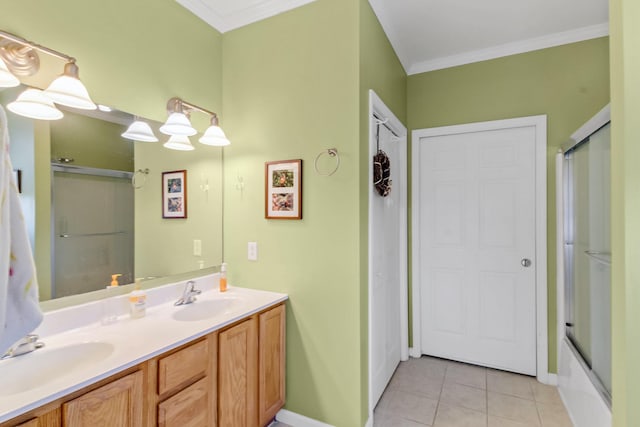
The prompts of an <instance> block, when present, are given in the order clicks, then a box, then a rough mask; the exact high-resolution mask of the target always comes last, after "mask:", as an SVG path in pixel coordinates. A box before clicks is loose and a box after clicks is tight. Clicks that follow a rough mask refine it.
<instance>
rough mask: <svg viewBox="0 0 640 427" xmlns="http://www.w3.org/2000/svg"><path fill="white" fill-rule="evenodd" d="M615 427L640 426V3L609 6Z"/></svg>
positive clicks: (630, 0)
mask: <svg viewBox="0 0 640 427" xmlns="http://www.w3.org/2000/svg"><path fill="white" fill-rule="evenodd" d="M609 5H610V9H609V14H610V17H611V18H610V19H611V22H610V28H611V130H612V135H611V171H612V183H611V222H612V230H611V231H612V253H613V260H612V265H613V270H612V298H611V299H612V301H611V302H612V309H611V312H612V315H613V319H612V323H613V324H612V329H613V337H612V350H613V393H612V394H613V425H614V427H627V426H637V425H640V406H639V405H638V404H637V402H638V399H640V365H638V360H640V327H638V325H640V263H638V259H639V257H640V238H638V236H640V186H638V182H639V181H640V168H638V161H637V160H638V159H639V158H640V143H639V141H640V125H639V124H638V115H639V113H640V79H639V78H638V76H640V55H639V51H638V46H639V45H640V27H638V25H637V23H638V22H639V20H640V3H639V2H638V1H637V0H610V3H609Z"/></svg>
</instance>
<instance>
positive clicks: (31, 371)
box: [0, 342, 114, 396]
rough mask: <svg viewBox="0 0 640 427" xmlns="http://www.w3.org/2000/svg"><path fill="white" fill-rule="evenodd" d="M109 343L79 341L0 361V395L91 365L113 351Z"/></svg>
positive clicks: (33, 385) (17, 391)
mask: <svg viewBox="0 0 640 427" xmlns="http://www.w3.org/2000/svg"><path fill="white" fill-rule="evenodd" d="M113 350H114V347H113V345H112V344H109V343H104V342H82V343H77V344H69V345H66V346H63V347H58V348H54V349H48V348H47V347H46V343H45V347H44V348H41V349H39V350H36V351H34V352H32V353H28V354H24V355H21V356H18V357H15V358H12V359H6V360H3V361H0V396H7V395H10V394H15V393H22V392H25V391H29V390H32V389H35V388H38V387H42V386H44V385H46V384H47V383H48V382H51V381H54V380H56V379H58V378H61V377H63V376H65V375H68V374H69V373H72V372H73V371H74V370H78V369H82V368H84V367H88V366H91V365H93V364H95V363H96V362H97V361H100V360H103V359H106V358H107V357H109V355H111V353H113Z"/></svg>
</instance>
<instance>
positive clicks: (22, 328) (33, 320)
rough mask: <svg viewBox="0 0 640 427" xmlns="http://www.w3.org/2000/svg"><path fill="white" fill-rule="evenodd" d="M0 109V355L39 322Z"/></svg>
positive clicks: (35, 288)
mask: <svg viewBox="0 0 640 427" xmlns="http://www.w3.org/2000/svg"><path fill="white" fill-rule="evenodd" d="M12 171H13V168H12V166H11V159H10V158H9V130H8V128H7V115H6V113H5V111H4V109H3V108H2V106H0V356H2V355H3V354H4V353H5V352H6V351H7V350H8V349H9V348H10V347H11V346H12V345H13V344H14V343H16V342H17V341H18V340H20V339H21V338H23V337H24V336H26V335H27V334H29V333H30V332H32V331H33V330H34V329H35V328H37V327H38V325H39V324H40V322H42V312H41V311H40V306H39V304H38V281H37V279H36V269H35V265H34V262H33V255H32V254H31V245H30V244H29V239H28V237H27V228H26V225H25V222H24V216H23V214H22V207H21V206H20V200H19V199H18V188H17V187H16V183H15V180H14V178H13V172H12Z"/></svg>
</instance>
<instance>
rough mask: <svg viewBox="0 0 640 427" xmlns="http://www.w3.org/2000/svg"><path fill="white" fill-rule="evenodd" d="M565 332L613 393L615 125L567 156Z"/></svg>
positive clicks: (600, 382) (595, 378) (598, 381)
mask: <svg viewBox="0 0 640 427" xmlns="http://www.w3.org/2000/svg"><path fill="white" fill-rule="evenodd" d="M565 166H566V172H567V173H566V175H565V179H566V181H565V185H566V187H565V190H566V195H567V196H566V197H567V200H566V208H567V209H566V211H565V212H566V219H565V230H566V231H565V233H566V235H565V257H566V266H567V269H566V271H567V277H566V295H565V296H566V302H567V307H566V310H565V313H566V314H565V316H566V334H567V337H568V338H569V340H570V341H571V343H572V344H573V345H574V346H575V348H576V349H577V350H578V352H579V353H580V355H581V356H582V358H583V359H584V362H585V364H586V365H587V366H588V367H589V368H590V369H591V372H589V374H590V376H591V378H592V380H593V382H594V383H595V384H596V385H597V386H598V387H599V388H600V389H601V391H603V392H604V394H605V395H607V397H608V398H609V399H610V397H611V234H610V224H611V217H610V205H611V203H610V189H611V169H610V125H609V124H607V125H606V126H604V127H603V128H601V129H600V130H598V131H597V132H595V133H594V134H592V135H591V136H590V137H589V138H588V139H587V140H586V141H584V142H582V143H581V144H579V145H577V146H576V147H574V148H572V149H571V150H569V151H568V152H567V153H566V154H565Z"/></svg>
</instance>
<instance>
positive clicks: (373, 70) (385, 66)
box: [358, 0, 407, 420]
mask: <svg viewBox="0 0 640 427" xmlns="http://www.w3.org/2000/svg"><path fill="white" fill-rule="evenodd" d="M358 28H359V31H360V34H359V46H360V56H359V61H360V62H359V66H360V75H359V77H360V150H359V151H360V154H359V168H360V173H359V185H358V187H359V190H358V192H359V196H360V208H359V217H360V221H359V229H360V248H361V250H360V258H359V265H360V355H361V360H360V376H361V378H362V380H361V395H362V396H363V397H362V399H363V404H362V405H361V417H362V419H363V420H366V419H367V418H368V416H369V414H368V409H369V408H368V399H369V395H368V393H369V383H368V380H369V340H368V338H369V330H368V328H369V323H368V321H369V319H368V317H369V276H368V269H369V253H368V247H369V162H371V158H370V157H369V90H370V89H373V90H374V91H375V92H376V94H377V95H378V96H379V97H380V98H381V99H382V100H383V101H384V103H385V104H386V105H387V107H389V109H391V111H393V113H394V114H395V116H396V117H397V118H398V119H399V120H401V121H402V122H403V123H405V124H406V119H407V74H406V73H405V71H404V68H403V67H402V64H401V63H400V60H399V59H398V57H397V56H396V53H395V51H394V50H393V47H392V46H391V43H390V42H389V39H387V36H386V34H385V33H384V30H383V29H382V26H381V25H380V23H379V22H378V18H377V17H376V15H375V14H374V12H373V9H372V8H371V5H370V4H369V2H368V1H367V0H360V19H359V25H358Z"/></svg>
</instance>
